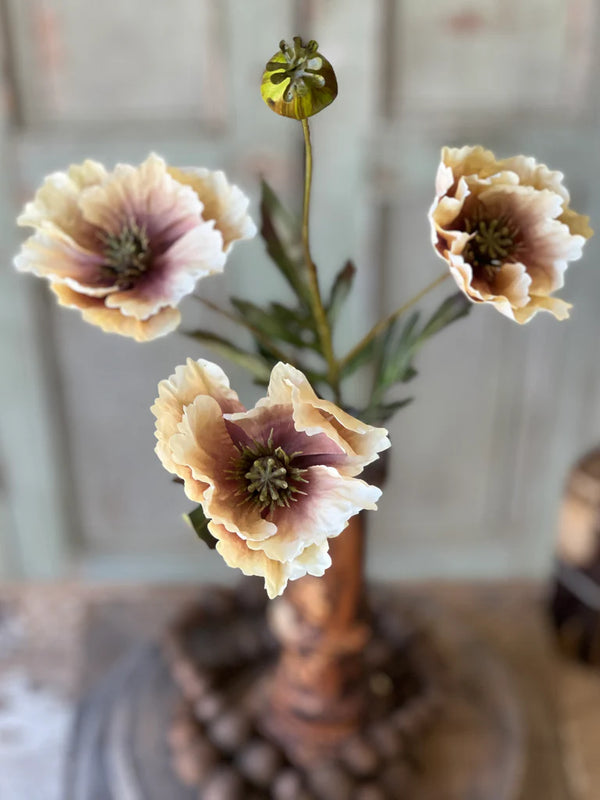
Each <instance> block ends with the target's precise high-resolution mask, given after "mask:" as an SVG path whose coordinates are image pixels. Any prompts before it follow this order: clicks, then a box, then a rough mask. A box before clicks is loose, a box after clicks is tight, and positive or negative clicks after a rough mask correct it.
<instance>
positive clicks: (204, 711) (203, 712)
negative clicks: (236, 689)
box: [194, 692, 225, 724]
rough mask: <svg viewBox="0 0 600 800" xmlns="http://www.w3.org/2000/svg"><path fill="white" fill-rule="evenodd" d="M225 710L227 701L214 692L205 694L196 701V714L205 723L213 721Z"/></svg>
mask: <svg viewBox="0 0 600 800" xmlns="http://www.w3.org/2000/svg"><path fill="white" fill-rule="evenodd" d="M224 711H225V702H224V700H223V698H222V697H221V696H220V695H218V694H216V693H214V692H211V693H210V694H207V695H205V696H204V697H202V698H200V700H198V701H196V703H194V714H195V715H196V717H197V719H199V720H200V722H204V723H205V724H207V723H209V722H212V720H214V719H216V718H217V717H218V716H219V715H220V714H222V713H223V712H224Z"/></svg>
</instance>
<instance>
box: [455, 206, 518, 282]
mask: <svg viewBox="0 0 600 800" xmlns="http://www.w3.org/2000/svg"><path fill="white" fill-rule="evenodd" d="M464 229H465V231H466V232H467V233H471V234H473V237H472V238H471V240H470V241H469V242H468V243H467V245H466V246H465V249H464V250H463V258H464V259H465V261H468V262H469V264H471V266H472V267H473V270H474V271H475V272H476V273H477V272H479V273H480V274H481V273H483V275H484V276H485V277H486V278H487V279H488V280H492V279H493V278H494V275H495V273H496V272H497V271H498V270H499V269H500V267H501V266H502V264H504V263H506V262H507V261H512V260H514V256H515V253H516V251H517V250H518V248H519V228H518V227H517V226H516V225H515V224H514V223H513V222H512V221H511V220H510V219H509V218H508V217H507V216H506V215H503V216H500V217H494V218H492V219H490V218H486V217H484V216H483V215H482V213H481V212H480V211H477V212H476V213H475V214H473V215H472V216H470V217H467V219H465V222H464Z"/></svg>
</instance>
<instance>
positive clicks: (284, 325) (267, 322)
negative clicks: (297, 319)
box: [230, 297, 305, 347]
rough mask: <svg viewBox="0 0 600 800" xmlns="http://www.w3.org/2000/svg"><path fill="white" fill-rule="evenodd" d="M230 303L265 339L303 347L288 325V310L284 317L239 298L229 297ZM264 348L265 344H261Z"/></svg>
mask: <svg viewBox="0 0 600 800" xmlns="http://www.w3.org/2000/svg"><path fill="white" fill-rule="evenodd" d="M230 299H231V303H232V305H233V306H235V308H236V310H237V311H238V313H239V314H240V315H241V316H242V317H243V319H244V320H245V321H246V322H248V323H249V324H250V326H251V327H253V328H256V329H257V330H259V331H260V332H261V333H262V334H263V335H264V336H265V337H266V338H267V339H280V340H281V341H283V342H288V343H289V344H293V345H294V346H295V347H305V344H304V342H303V341H302V339H301V337H300V336H299V335H298V333H297V332H295V331H294V327H295V326H293V325H291V324H290V312H291V310H290V309H287V312H288V313H287V315H286V317H282V315H280V314H275V313H273V309H270V310H265V309H264V308H261V307H260V306H257V305H256V304H255V303H251V302H250V301H249V300H243V299H242V298H239V297H231V298H230ZM262 345H263V346H264V345H265V343H264V342H262Z"/></svg>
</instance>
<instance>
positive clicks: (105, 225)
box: [15, 155, 256, 341]
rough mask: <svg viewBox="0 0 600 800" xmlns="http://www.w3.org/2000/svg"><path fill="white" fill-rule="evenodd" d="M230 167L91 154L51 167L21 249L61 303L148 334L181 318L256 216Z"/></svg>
mask: <svg viewBox="0 0 600 800" xmlns="http://www.w3.org/2000/svg"><path fill="white" fill-rule="evenodd" d="M247 209H248V198H247V197H245V195H244V194H243V193H242V192H241V191H240V189H238V188H237V187H236V186H233V185H231V184H229V183H228V182H227V179H226V178H225V175H224V174H223V173H222V172H210V171H209V170H200V169H177V168H170V167H168V166H167V165H166V164H165V162H164V161H163V159H162V158H160V157H159V156H157V155H150V156H149V157H148V158H147V159H146V161H144V163H143V164H141V165H140V166H139V167H133V166H130V165H129V164H118V165H117V166H116V167H115V169H114V170H113V171H112V172H107V171H106V170H105V169H104V167H103V166H102V164H99V163H97V162H95V161H89V160H88V161H84V162H83V164H77V165H73V166H71V167H69V169H68V170H67V172H56V173H54V174H52V175H49V176H48V177H47V178H46V180H45V181H44V184H43V185H42V187H41V188H40V189H39V190H38V191H37V193H36V195H35V198H34V200H33V201H32V202H30V203H27V204H26V206H25V208H24V210H23V213H22V214H21V215H20V217H19V218H18V220H17V222H18V224H19V225H21V226H27V227H32V228H34V229H35V233H34V234H33V235H32V236H31V237H30V238H29V239H27V240H26V241H25V243H24V244H23V247H22V249H21V252H20V253H19V255H18V256H17V257H16V259H15V266H16V267H17V269H19V270H21V271H23V272H33V273H34V274H35V275H38V276H40V277H44V278H47V279H48V280H49V281H50V286H51V288H52V290H53V291H54V293H55V294H56V296H57V297H58V302H59V303H60V304H61V305H64V306H67V307H69V308H77V309H79V311H80V312H81V314H82V316H83V318H84V319H85V320H86V321H88V322H91V323H93V324H94V325H99V326H100V327H101V328H102V330H104V331H108V332H112V333H120V334H122V335H124V336H130V337H133V338H134V339H136V340H137V341H147V340H149V339H154V338H155V337H157V336H163V335H165V334H167V333H169V332H170V331H172V330H173V329H174V328H176V327H177V326H178V324H179V322H180V320H181V315H180V313H179V311H178V310H177V305H178V303H179V302H180V300H181V299H182V298H183V297H184V296H185V295H186V294H189V293H190V292H191V291H192V290H193V288H194V286H195V284H196V282H197V281H198V279H199V278H203V277H204V276H206V275H211V274H213V273H216V272H221V271H222V270H223V267H224V266H225V261H226V257H227V253H228V251H229V250H230V249H231V246H232V245H233V243H234V242H235V241H236V240H238V239H248V238H251V237H252V236H254V234H255V233H256V226H255V225H254V223H253V222H252V220H251V219H250V217H249V216H248V214H247Z"/></svg>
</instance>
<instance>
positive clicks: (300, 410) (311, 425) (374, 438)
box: [256, 362, 390, 476]
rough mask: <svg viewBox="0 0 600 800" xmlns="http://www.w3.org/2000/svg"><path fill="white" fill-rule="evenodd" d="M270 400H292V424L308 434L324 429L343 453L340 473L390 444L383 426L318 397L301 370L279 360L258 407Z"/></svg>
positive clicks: (346, 472) (365, 461) (356, 468)
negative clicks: (377, 425)
mask: <svg viewBox="0 0 600 800" xmlns="http://www.w3.org/2000/svg"><path fill="white" fill-rule="evenodd" d="M271 403H279V404H291V405H292V406H293V416H294V425H295V427H296V428H297V430H299V431H304V432H305V433H307V434H308V435H309V436H314V435H316V434H322V433H325V434H326V435H327V436H328V437H329V438H330V439H331V440H332V441H333V442H335V444H336V445H338V447H340V448H341V449H342V450H343V451H344V453H345V454H346V457H347V458H346V462H345V463H344V464H339V465H337V469H338V471H339V472H340V473H341V474H343V475H348V476H353V475H358V474H359V473H360V472H361V471H362V469H363V467H365V466H366V465H367V464H370V463H371V462H372V461H375V459H376V458H377V454H378V453H379V452H381V451H382V450H386V449H387V448H388V447H390V440H389V439H388V437H387V430H386V429H385V428H374V427H373V426H372V425H367V424H366V423H364V422H361V421H360V420H358V419H356V418H355V417H352V416H351V415H350V414H347V413H346V412H345V411H342V409H341V408H339V407H338V406H336V405H335V403H331V402H329V401H328V400H321V399H320V398H319V397H317V395H316V394H315V392H314V390H313V388H312V386H311V385H310V383H309V382H308V380H307V379H306V376H305V375H303V373H302V372H300V370H297V369H296V368H295V367H292V366H291V365H290V364H283V363H282V362H279V363H278V364H276V365H275V366H274V367H273V370H272V372H271V380H270V382H269V388H268V392H267V397H266V398H264V399H262V400H259V402H258V403H257V404H256V406H257V408H258V407H260V406H262V405H267V404H271Z"/></svg>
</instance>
